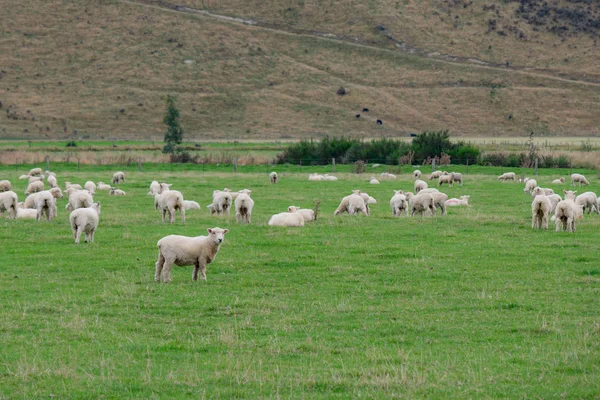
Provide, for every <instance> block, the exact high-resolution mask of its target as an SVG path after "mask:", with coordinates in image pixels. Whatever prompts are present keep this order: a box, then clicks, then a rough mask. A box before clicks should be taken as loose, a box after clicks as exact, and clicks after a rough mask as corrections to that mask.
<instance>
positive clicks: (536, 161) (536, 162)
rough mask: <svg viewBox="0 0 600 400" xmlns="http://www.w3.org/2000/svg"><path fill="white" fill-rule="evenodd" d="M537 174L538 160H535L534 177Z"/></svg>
mask: <svg viewBox="0 0 600 400" xmlns="http://www.w3.org/2000/svg"><path fill="white" fill-rule="evenodd" d="M537 174H538V159H537V158H536V159H535V176H537Z"/></svg>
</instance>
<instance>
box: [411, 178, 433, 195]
mask: <svg viewBox="0 0 600 400" xmlns="http://www.w3.org/2000/svg"><path fill="white" fill-rule="evenodd" d="M428 186H429V185H427V182H425V181H422V180H420V179H417V180H416V181H415V186H414V190H415V193H419V192H420V191H421V190H423V189H427V187H428Z"/></svg>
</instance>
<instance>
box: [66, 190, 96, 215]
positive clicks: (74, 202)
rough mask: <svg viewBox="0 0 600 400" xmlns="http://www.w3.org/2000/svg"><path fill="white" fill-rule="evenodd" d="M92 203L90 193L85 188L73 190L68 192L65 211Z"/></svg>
mask: <svg viewBox="0 0 600 400" xmlns="http://www.w3.org/2000/svg"><path fill="white" fill-rule="evenodd" d="M92 204H94V199H93V198H92V195H91V194H90V192H88V191H87V190H74V191H71V192H70V193H69V202H68V204H67V206H66V209H67V211H75V210H77V209H79V208H88V207H91V206H92Z"/></svg>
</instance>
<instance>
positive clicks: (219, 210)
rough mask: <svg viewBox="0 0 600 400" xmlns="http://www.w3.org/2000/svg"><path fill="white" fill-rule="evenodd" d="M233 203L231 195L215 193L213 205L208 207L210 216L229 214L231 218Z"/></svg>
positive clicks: (219, 191) (218, 191)
mask: <svg viewBox="0 0 600 400" xmlns="http://www.w3.org/2000/svg"><path fill="white" fill-rule="evenodd" d="M232 201H233V199H232V197H231V193H229V192H225V191H221V190H215V191H214V192H213V200H212V203H211V204H210V205H209V206H208V207H209V208H210V214H211V215H212V214H217V215H222V214H225V213H227V216H228V217H229V213H230V209H231V203H232Z"/></svg>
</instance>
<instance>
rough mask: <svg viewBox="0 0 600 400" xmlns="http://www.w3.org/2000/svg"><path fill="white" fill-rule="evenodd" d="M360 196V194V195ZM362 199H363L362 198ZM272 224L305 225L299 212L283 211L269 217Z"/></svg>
mask: <svg viewBox="0 0 600 400" xmlns="http://www.w3.org/2000/svg"><path fill="white" fill-rule="evenodd" d="M358 197H359V198H360V196H358ZM361 200H362V199H361ZM269 225H270V226H288V227H289V226H304V217H303V216H302V215H300V214H298V213H290V212H283V213H279V214H275V215H273V216H272V217H271V218H270V219H269Z"/></svg>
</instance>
